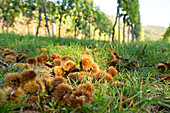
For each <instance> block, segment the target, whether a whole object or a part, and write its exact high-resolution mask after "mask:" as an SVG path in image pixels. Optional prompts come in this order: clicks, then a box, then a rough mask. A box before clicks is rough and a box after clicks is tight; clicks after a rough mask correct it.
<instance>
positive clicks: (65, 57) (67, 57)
mask: <svg viewBox="0 0 170 113" xmlns="http://www.w3.org/2000/svg"><path fill="white" fill-rule="evenodd" d="M70 59H73V57H71V56H63V58H62V60H63V61H66V60H70Z"/></svg>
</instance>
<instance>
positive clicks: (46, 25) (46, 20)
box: [43, 2, 50, 37]
mask: <svg viewBox="0 0 170 113" xmlns="http://www.w3.org/2000/svg"><path fill="white" fill-rule="evenodd" d="M43 9H44V16H45V22H46V24H45V27H46V28H47V31H48V36H49V37H50V30H49V26H48V18H47V14H46V8H45V3H44V2H43Z"/></svg>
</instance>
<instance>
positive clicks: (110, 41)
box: [109, 27, 112, 44]
mask: <svg viewBox="0 0 170 113" xmlns="http://www.w3.org/2000/svg"><path fill="white" fill-rule="evenodd" d="M111 34H112V27H110V32H109V44H111Z"/></svg>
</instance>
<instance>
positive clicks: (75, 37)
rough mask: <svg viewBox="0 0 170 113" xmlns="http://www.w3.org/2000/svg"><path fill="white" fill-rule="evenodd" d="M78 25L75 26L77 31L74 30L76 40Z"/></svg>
mask: <svg viewBox="0 0 170 113" xmlns="http://www.w3.org/2000/svg"><path fill="white" fill-rule="evenodd" d="M76 33H77V24H76V25H75V29H74V38H76V36H77V34H76Z"/></svg>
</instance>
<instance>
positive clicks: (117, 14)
mask: <svg viewBox="0 0 170 113" xmlns="http://www.w3.org/2000/svg"><path fill="white" fill-rule="evenodd" d="M118 16H119V6H117V13H116V19H115V23H114V25H113V34H112V42H114V36H115V27H116V24H117V18H118Z"/></svg>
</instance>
